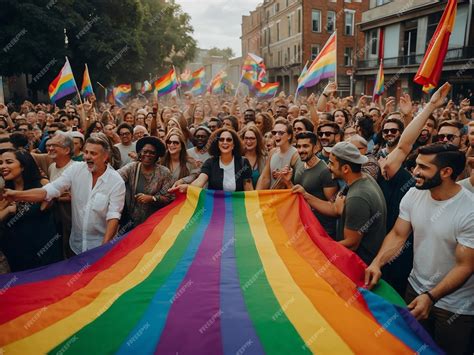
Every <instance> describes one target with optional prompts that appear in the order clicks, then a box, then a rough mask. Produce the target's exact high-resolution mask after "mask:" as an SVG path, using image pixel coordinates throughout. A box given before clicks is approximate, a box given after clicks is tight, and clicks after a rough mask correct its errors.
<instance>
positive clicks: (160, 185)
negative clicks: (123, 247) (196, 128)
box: [118, 137, 174, 229]
mask: <svg viewBox="0 0 474 355" xmlns="http://www.w3.org/2000/svg"><path fill="white" fill-rule="evenodd" d="M136 147H137V153H138V161H136V162H132V163H129V164H127V165H125V166H124V167H123V168H121V169H119V170H118V173H119V174H120V176H122V179H123V180H124V181H125V186H126V188H127V191H126V194H125V207H126V214H128V218H129V219H130V221H124V220H123V219H122V223H123V222H125V223H123V224H124V225H126V226H127V229H128V228H129V227H133V226H137V225H138V224H140V223H143V222H144V221H145V220H146V219H147V218H148V217H149V216H150V215H151V214H152V213H154V212H155V211H157V210H159V209H160V208H162V207H164V206H165V205H167V204H168V203H170V202H171V201H172V200H173V198H174V197H173V196H172V195H170V194H169V193H168V189H169V188H170V187H171V186H172V185H173V178H172V176H171V172H170V171H169V169H168V168H166V167H164V166H163V165H160V164H158V160H159V158H160V157H162V156H163V155H164V154H165V146H164V145H163V143H162V142H161V141H160V140H159V139H158V138H156V137H144V138H142V139H140V140H139V141H138V142H137V145H136ZM125 219H126V218H125Z"/></svg>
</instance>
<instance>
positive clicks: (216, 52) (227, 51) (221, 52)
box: [208, 47, 235, 59]
mask: <svg viewBox="0 0 474 355" xmlns="http://www.w3.org/2000/svg"><path fill="white" fill-rule="evenodd" d="M208 55H209V56H210V57H213V56H216V57H224V58H225V59H230V58H232V57H235V53H234V51H233V50H232V48H230V47H227V48H224V49H219V48H217V47H212V48H211V49H209V52H208Z"/></svg>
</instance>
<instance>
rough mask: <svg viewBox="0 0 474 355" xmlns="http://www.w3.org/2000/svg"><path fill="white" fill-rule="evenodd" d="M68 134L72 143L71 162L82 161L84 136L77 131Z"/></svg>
mask: <svg viewBox="0 0 474 355" xmlns="http://www.w3.org/2000/svg"><path fill="white" fill-rule="evenodd" d="M69 134H70V135H71V137H72V141H73V142H74V154H73V156H72V160H74V161H84V154H83V153H82V148H83V147H84V135H83V134H82V133H81V132H79V131H71V132H70V133H69Z"/></svg>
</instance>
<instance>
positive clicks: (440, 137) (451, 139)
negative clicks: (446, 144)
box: [436, 134, 459, 142]
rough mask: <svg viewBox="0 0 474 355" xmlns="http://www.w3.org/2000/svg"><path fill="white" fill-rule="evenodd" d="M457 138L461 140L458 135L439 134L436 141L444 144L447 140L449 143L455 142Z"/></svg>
mask: <svg viewBox="0 0 474 355" xmlns="http://www.w3.org/2000/svg"><path fill="white" fill-rule="evenodd" d="M456 138H459V136H458V135H456V134H438V135H437V136H436V141H438V142H442V141H444V140H445V139H447V140H448V141H450V142H452V141H453V140H455V139H456Z"/></svg>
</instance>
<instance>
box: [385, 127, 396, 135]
mask: <svg viewBox="0 0 474 355" xmlns="http://www.w3.org/2000/svg"><path fill="white" fill-rule="evenodd" d="M398 131H399V129H398V128H386V129H383V130H382V133H383V134H389V133H390V134H396V133H398Z"/></svg>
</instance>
